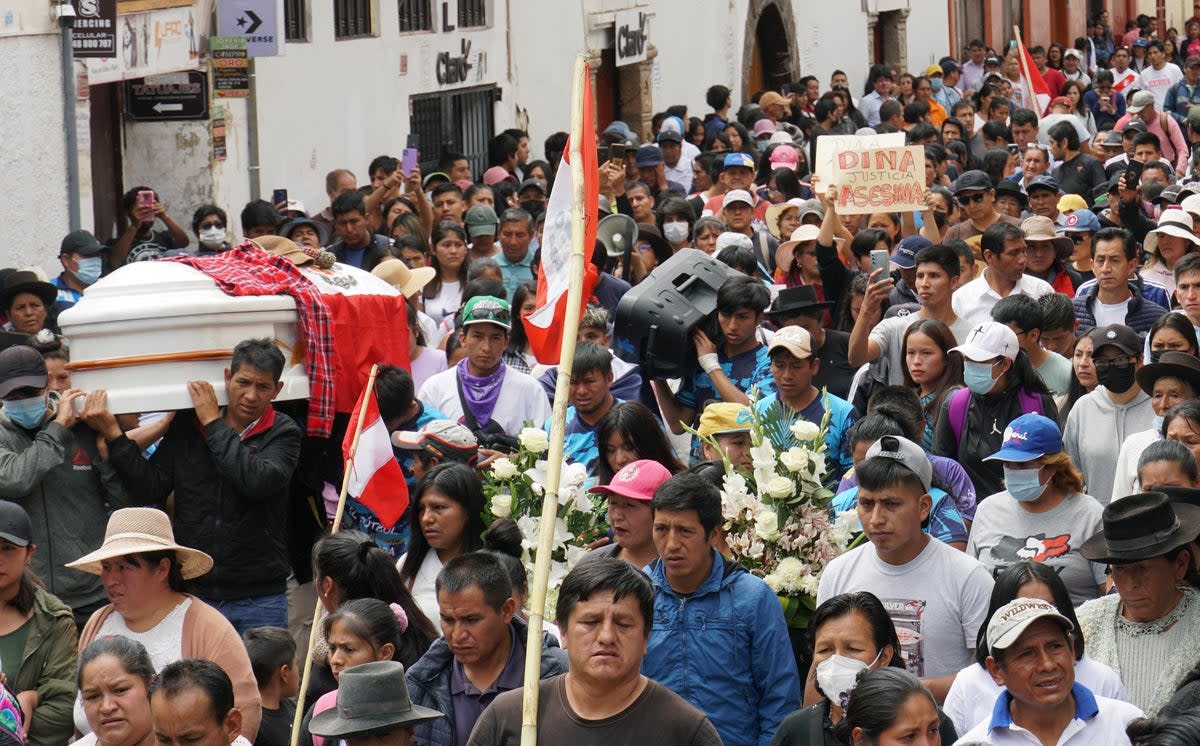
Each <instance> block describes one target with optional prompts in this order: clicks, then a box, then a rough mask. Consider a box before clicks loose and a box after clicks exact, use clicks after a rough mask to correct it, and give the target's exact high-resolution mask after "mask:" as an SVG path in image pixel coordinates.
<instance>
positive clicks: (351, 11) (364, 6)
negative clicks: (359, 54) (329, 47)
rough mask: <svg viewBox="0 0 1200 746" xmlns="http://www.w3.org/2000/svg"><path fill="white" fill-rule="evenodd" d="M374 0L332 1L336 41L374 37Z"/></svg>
mask: <svg viewBox="0 0 1200 746" xmlns="http://www.w3.org/2000/svg"><path fill="white" fill-rule="evenodd" d="M373 4H374V0H333V33H334V38H336V39H359V38H362V37H364V36H374V35H375V14H374V12H373V11H374V8H372V5H373Z"/></svg>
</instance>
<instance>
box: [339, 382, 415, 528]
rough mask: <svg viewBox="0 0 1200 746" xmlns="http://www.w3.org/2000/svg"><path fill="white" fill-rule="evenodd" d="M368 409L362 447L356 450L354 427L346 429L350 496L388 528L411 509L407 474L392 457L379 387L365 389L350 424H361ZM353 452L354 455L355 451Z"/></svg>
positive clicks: (344, 453) (344, 451) (344, 446)
mask: <svg viewBox="0 0 1200 746" xmlns="http://www.w3.org/2000/svg"><path fill="white" fill-rule="evenodd" d="M364 407H366V414H365V415H364V416H363V426H362V434H361V435H360V436H359V438H358V448H357V449H353V445H354V428H353V427H351V428H348V429H347V430H346V437H345V438H344V439H343V440H342V458H344V459H346V460H347V461H349V462H350V463H349V464H348V466H347V468H348V469H349V470H350V486H349V489H348V490H347V494H349V496H350V497H353V498H354V499H356V500H358V501H359V502H360V503H362V504H363V505H365V506H366V507H367V508H368V509H369V510H370V511H371V512H372V513H374V514H375V517H376V518H378V519H379V522H380V523H381V524H383V525H384V526H387V527H388V528H391V527H392V526H394V525H396V521H398V520H400V516H402V515H404V511H405V509H406V508H408V484H407V483H406V482H405V481H404V472H402V471H401V470H400V464H399V463H397V462H396V457H395V456H394V455H392V439H391V438H390V437H388V431H387V427H386V426H385V425H384V424H383V418H382V417H380V416H379V404H378V402H376V401H375V387H374V386H371V387H370V388H367V387H364V388H363V392H362V394H361V395H360V396H359V397H358V404H357V405H356V406H355V407H354V413H353V414H352V415H351V418H350V422H352V423H357V422H358V416H359V412H361V411H362V410H363V408H364ZM352 449H353V453H352V452H351V451H352Z"/></svg>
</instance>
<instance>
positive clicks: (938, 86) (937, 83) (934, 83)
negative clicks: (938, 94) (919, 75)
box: [929, 78, 942, 91]
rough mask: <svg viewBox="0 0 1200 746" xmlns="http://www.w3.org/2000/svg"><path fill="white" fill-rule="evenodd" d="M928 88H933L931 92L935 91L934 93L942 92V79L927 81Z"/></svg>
mask: <svg viewBox="0 0 1200 746" xmlns="http://www.w3.org/2000/svg"><path fill="white" fill-rule="evenodd" d="M929 87H930V88H933V90H935V91H940V90H942V79H941V78H930V79H929Z"/></svg>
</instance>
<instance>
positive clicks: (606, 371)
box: [546, 342, 618, 474]
mask: <svg viewBox="0 0 1200 746" xmlns="http://www.w3.org/2000/svg"><path fill="white" fill-rule="evenodd" d="M612 360H613V357H612V353H611V352H609V351H608V350H607V349H605V348H604V347H601V346H600V345H598V344H592V343H591V342H580V343H578V344H577V345H575V365H574V366H573V367H572V369H571V388H570V394H569V396H570V402H571V404H570V406H568V407H567V430H566V439H565V441H564V442H563V457H564V458H566V459H567V461H573V462H575V463H579V464H583V465H584V466H586V467H587V470H588V474H591V473H592V472H593V470H594V469H595V468H596V462H597V461H598V460H599V458H600V449H599V447H598V446H597V445H596V428H597V427H599V425H600V420H601V419H602V418H603V417H604V415H606V414H608V411H609V410H610V409H612V408H613V405H614V404H617V403H618V402H617V399H615V398H614V397H613V395H612V383H613V372H612ZM551 419H552V418H548V419H547V420H546V432H547V433H549V432H550V421H551Z"/></svg>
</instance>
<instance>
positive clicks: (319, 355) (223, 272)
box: [163, 241, 334, 438]
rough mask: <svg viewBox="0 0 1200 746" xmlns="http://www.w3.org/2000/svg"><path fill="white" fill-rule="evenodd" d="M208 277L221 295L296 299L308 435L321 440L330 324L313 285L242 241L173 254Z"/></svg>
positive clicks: (327, 412)
mask: <svg viewBox="0 0 1200 746" xmlns="http://www.w3.org/2000/svg"><path fill="white" fill-rule="evenodd" d="M163 261H168V262H179V263H181V264H186V265H188V266H189V267H192V268H193V269H197V270H199V271H201V272H203V273H204V274H206V275H208V276H209V277H210V278H211V279H212V280H213V281H214V282H215V283H216V284H217V287H219V288H220V289H221V290H222V292H224V293H225V294H226V295H290V296H291V297H292V298H293V299H294V300H295V301H296V313H297V315H299V317H300V331H301V333H302V334H303V336H304V343H305V364H306V368H307V370H308V389H309V401H308V434H309V435H311V436H314V437H320V438H325V437H329V434H330V433H331V432H332V430H333V401H334V387H333V383H334V381H333V325H332V323H331V321H330V315H329V309H328V307H327V306H326V305H325V300H324V298H322V297H321V293H320V291H319V290H317V287H316V285H313V284H312V282H311V281H310V280H309V279H308V278H307V277H305V276H304V275H303V274H301V272H300V270H299V269H298V268H297V267H296V265H295V264H292V262H291V261H290V260H288V259H285V258H284V257H282V256H278V255H276V254H272V253H270V252H267V251H263V250H262V249H260V248H258V247H256V246H255V245H254V244H252V243H250V242H249V241H246V242H244V243H242V244H241V245H239V246H237V247H236V248H234V249H230V250H229V251H226V252H223V253H221V254H217V255H215V256H206V257H194V256H175V257H171V258H169V259H164V260H163Z"/></svg>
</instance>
